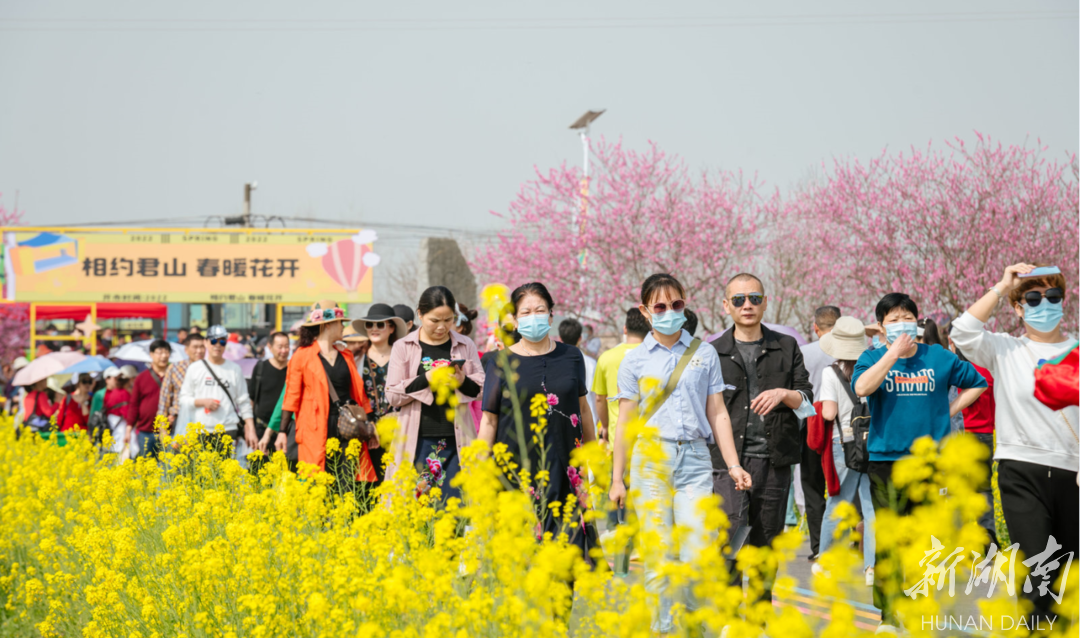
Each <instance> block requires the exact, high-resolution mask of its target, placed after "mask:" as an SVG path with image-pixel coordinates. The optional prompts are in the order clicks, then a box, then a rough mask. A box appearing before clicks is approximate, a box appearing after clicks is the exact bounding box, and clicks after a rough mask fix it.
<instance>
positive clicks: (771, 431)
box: [712, 326, 814, 469]
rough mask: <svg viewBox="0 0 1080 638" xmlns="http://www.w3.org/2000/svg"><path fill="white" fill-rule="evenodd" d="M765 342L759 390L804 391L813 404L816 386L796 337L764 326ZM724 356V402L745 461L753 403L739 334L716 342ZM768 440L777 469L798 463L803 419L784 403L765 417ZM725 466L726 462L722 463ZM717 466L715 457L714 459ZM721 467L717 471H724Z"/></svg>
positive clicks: (731, 332) (729, 333) (731, 333)
mask: <svg viewBox="0 0 1080 638" xmlns="http://www.w3.org/2000/svg"><path fill="white" fill-rule="evenodd" d="M761 332H762V334H763V336H764V343H762V349H761V352H760V354H758V358H757V376H758V379H759V380H758V382H757V384H758V390H759V391H760V392H764V391H766V390H773V389H775V388H783V389H785V390H795V391H798V392H802V393H803V394H804V395H805V396H806V397H807V398H808V399H809V400H810V401H813V400H814V399H813V397H814V386H812V385H811V384H810V374H809V373H808V372H807V371H806V367H805V366H804V365H803V357H802V351H801V350H799V343H798V342H797V341H795V339H794V338H793V337H790V336H788V335H785V334H780V333H779V332H774V331H772V330H769V329H768V328H766V327H765V326H761ZM712 346H713V347H714V348H716V352H717V354H719V355H720V370H721V372H722V373H723V375H724V384H725V385H726V386H727V388H726V389H725V390H724V403H725V404H726V405H727V409H728V414H729V415H731V430H732V433H733V434H734V436H735V448H736V449H737V450H738V451H739V458H742V451H743V443H744V439H743V437H744V436H745V435H746V421H747V417H748V415H749V414H750V401H751V399H753V397H751V396H749V395H750V393H749V392H748V391H747V383H746V369H745V368H744V367H743V360H742V356H741V355H740V354H739V350H738V348H736V347H735V331H734V330H728V331H727V332H725V333H724V334H723V336H721V337H720V338H719V339H717V340H716V341H713V342H712ZM764 423H765V439H766V440H767V441H768V442H769V459H770V461H771V462H772V464H773V466H774V467H784V466H788V465H794V464H795V463H798V462H799V460H800V456H801V442H800V437H801V433H800V431H799V417H797V416H795V411H794V410H792V409H791V408H789V407H787V406H786V405H784V404H783V403H780V404H778V405H777V406H776V407H775V408H773V411H772V412H770V413H769V414H767V415H766V416H765V418H764ZM721 464H722V461H721ZM714 465H715V456H714ZM723 468H724V466H723V465H720V466H719V467H716V468H715V469H723Z"/></svg>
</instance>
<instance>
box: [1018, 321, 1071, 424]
mask: <svg viewBox="0 0 1080 638" xmlns="http://www.w3.org/2000/svg"><path fill="white" fill-rule="evenodd" d="M1075 347H1076V344H1073V345H1072V346H1070V347H1068V348H1066V349H1065V351H1066V352H1068V351H1069V350H1072V349H1073V348H1075ZM1024 351H1025V352H1027V353H1028V357H1029V358H1030V359H1031V365H1033V366H1035V369H1038V368H1039V360H1038V359H1036V358H1035V353H1034V352H1032V351H1031V348H1029V347H1028V344H1027V343H1026V342H1025V343H1024ZM1032 374H1034V372H1032ZM1055 412H1057V415H1058V416H1060V417H1061V420H1062V421H1064V422H1065V427H1067V428H1069V434H1072V435H1073V438H1074V439H1076V442H1077V443H1080V436H1077V435H1076V430H1075V429H1073V426H1072V423H1069V417H1067V416H1065V410H1055Z"/></svg>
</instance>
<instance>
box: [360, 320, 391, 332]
mask: <svg viewBox="0 0 1080 638" xmlns="http://www.w3.org/2000/svg"><path fill="white" fill-rule="evenodd" d="M386 323H387V322H385V321H365V322H364V327H365V328H367V329H368V330H371V329H372V328H374V329H376V330H382V329H383V328H385V327H386Z"/></svg>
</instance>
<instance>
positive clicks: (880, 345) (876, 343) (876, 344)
mask: <svg viewBox="0 0 1080 638" xmlns="http://www.w3.org/2000/svg"><path fill="white" fill-rule="evenodd" d="M873 343H874V350H877V349H878V348H884V347H885V343H884V342H883V341H882V340H881V339H878V336H877V335H874V339H873Z"/></svg>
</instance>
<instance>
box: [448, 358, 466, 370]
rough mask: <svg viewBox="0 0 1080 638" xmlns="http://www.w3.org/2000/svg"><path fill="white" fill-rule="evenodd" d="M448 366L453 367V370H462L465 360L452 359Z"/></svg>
mask: <svg viewBox="0 0 1080 638" xmlns="http://www.w3.org/2000/svg"><path fill="white" fill-rule="evenodd" d="M450 365H452V366H454V367H455V368H464V367H465V360H464V359H452V360H451V361H450Z"/></svg>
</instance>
